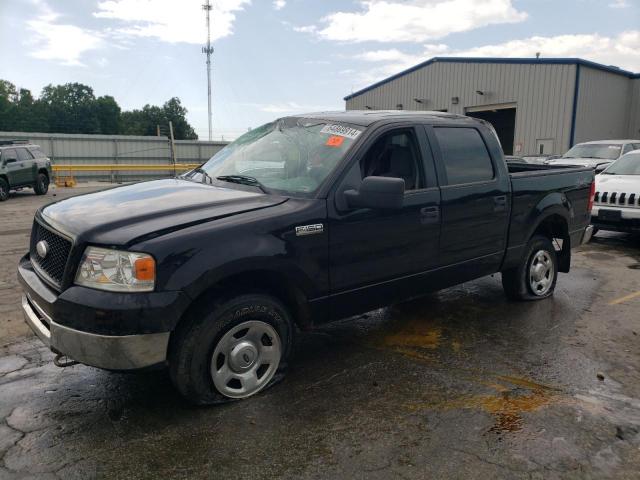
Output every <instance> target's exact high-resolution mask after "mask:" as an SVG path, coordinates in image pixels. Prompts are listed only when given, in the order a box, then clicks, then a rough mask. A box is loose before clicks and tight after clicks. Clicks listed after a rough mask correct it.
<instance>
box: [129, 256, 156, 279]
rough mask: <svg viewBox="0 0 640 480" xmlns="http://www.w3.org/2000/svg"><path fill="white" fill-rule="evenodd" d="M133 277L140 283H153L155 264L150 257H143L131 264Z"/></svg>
mask: <svg viewBox="0 0 640 480" xmlns="http://www.w3.org/2000/svg"><path fill="white" fill-rule="evenodd" d="M133 276H134V277H136V278H137V279H138V280H141V281H147V282H148V281H153V280H155V279H156V262H155V260H154V259H153V258H151V257H143V258H139V259H137V260H136V262H135V263H134V264H133Z"/></svg>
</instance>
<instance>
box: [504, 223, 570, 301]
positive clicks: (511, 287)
mask: <svg viewBox="0 0 640 480" xmlns="http://www.w3.org/2000/svg"><path fill="white" fill-rule="evenodd" d="M557 280H558V257H557V255H556V251H555V249H554V248H553V243H551V240H550V239H548V238H547V237H544V236H542V235H536V236H534V237H533V238H532V239H531V240H530V241H529V244H528V245H527V251H526V254H525V255H524V256H523V261H522V263H521V265H520V266H519V267H517V268H513V269H509V270H505V271H504V272H502V287H503V288H504V291H505V293H506V294H507V297H509V298H511V299H514V300H542V299H543V298H547V297H550V296H551V295H553V292H554V290H555V288H556V282H557Z"/></svg>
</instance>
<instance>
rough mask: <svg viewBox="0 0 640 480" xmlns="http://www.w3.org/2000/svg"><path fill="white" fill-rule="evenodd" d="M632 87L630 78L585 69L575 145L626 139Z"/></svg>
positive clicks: (579, 92)
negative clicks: (592, 141) (594, 141)
mask: <svg viewBox="0 0 640 480" xmlns="http://www.w3.org/2000/svg"><path fill="white" fill-rule="evenodd" d="M632 87H633V85H632V81H631V80H630V79H629V78H627V77H624V76H622V75H615V74H613V73H610V72H605V71H602V70H596V69H594V68H589V67H585V66H581V67H580V86H579V88H578V108H577V110H576V127H575V137H574V140H575V143H580V142H588V141H590V140H613V139H624V138H626V137H627V136H628V134H629V114H630V110H631V96H632V93H633V89H632Z"/></svg>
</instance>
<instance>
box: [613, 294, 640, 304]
mask: <svg viewBox="0 0 640 480" xmlns="http://www.w3.org/2000/svg"><path fill="white" fill-rule="evenodd" d="M638 297H640V292H636V293H630V294H629V295H625V296H624V297H620V298H616V299H615V300H612V301H610V302H609V305H618V304H619V303H624V302H626V301H627V300H633V299H634V298H638Z"/></svg>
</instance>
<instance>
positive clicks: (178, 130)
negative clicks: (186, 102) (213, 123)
mask: <svg viewBox="0 0 640 480" xmlns="http://www.w3.org/2000/svg"><path fill="white" fill-rule="evenodd" d="M162 110H163V111H164V115H165V117H166V121H167V123H168V122H169V121H171V122H172V123H173V134H174V136H175V138H176V139H177V140H197V138H198V135H196V132H195V130H194V129H193V127H192V126H191V125H189V122H187V118H186V117H187V109H186V108H185V107H183V106H182V103H181V102H180V99H179V98H178V97H173V98H172V99H170V100H169V101H167V102H165V104H164V105H163V106H162Z"/></svg>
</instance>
